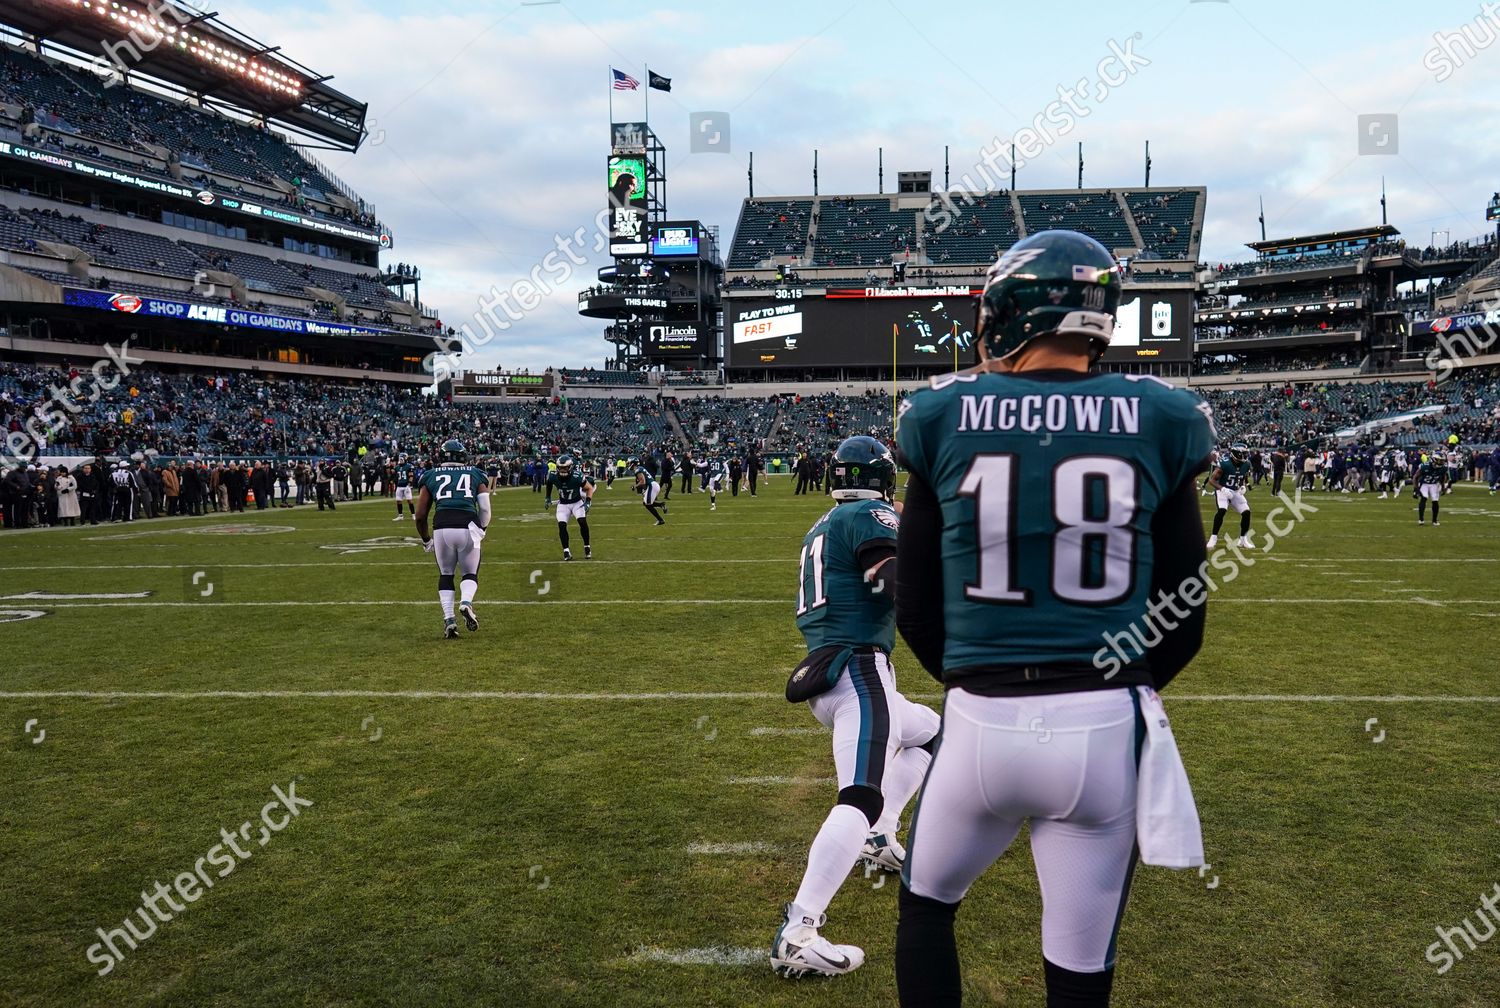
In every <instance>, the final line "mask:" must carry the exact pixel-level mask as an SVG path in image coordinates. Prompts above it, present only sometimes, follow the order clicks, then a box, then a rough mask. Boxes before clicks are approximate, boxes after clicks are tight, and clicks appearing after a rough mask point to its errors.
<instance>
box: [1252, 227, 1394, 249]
mask: <svg viewBox="0 0 1500 1008" xmlns="http://www.w3.org/2000/svg"><path fill="white" fill-rule="evenodd" d="M1400 233H1401V232H1400V231H1399V230H1397V228H1396V227H1395V226H1394V225H1391V224H1380V225H1378V226H1375V227H1365V228H1355V229H1354V230H1352V231H1329V232H1327V233H1325V234H1314V235H1304V236H1302V237H1300V238H1272V239H1270V240H1269V241H1257V242H1246V243H1245V244H1246V245H1248V246H1249V247H1250V248H1253V249H1254V250H1255V251H1257V252H1261V253H1266V252H1286V251H1290V250H1292V249H1300V248H1308V247H1314V248H1315V247H1317V246H1319V245H1337V244H1349V243H1352V242H1360V241H1372V242H1375V241H1384V240H1385V239H1387V238H1393V237H1395V236H1396V235H1398V234H1400Z"/></svg>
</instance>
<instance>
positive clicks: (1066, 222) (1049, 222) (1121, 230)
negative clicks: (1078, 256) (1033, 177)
mask: <svg viewBox="0 0 1500 1008" xmlns="http://www.w3.org/2000/svg"><path fill="white" fill-rule="evenodd" d="M1016 198H1017V200H1019V202H1020V204H1021V217H1022V220H1023V221H1024V222H1025V225H1026V233H1027V234H1031V233H1033V232H1036V231H1046V230H1048V229H1049V228H1068V229H1070V230H1073V231H1082V232H1083V233H1084V234H1086V235H1089V236H1091V237H1092V238H1095V239H1096V240H1098V241H1099V243H1100V244H1102V245H1103V246H1104V247H1105V248H1107V249H1111V250H1113V249H1117V248H1135V247H1136V245H1137V242H1136V240H1135V235H1134V234H1132V233H1131V230H1130V224H1129V222H1128V221H1127V219H1126V214H1125V211H1123V210H1122V209H1120V201H1119V200H1118V199H1116V198H1115V195H1114V193H1112V192H1109V191H1105V192H1103V193H1089V192H1081V193H1071V192H1061V193H1019V194H1017V197H1016Z"/></svg>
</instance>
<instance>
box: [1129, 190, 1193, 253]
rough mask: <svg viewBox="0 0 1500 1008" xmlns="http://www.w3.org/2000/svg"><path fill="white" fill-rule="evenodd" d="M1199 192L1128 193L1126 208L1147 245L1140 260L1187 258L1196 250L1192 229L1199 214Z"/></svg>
mask: <svg viewBox="0 0 1500 1008" xmlns="http://www.w3.org/2000/svg"><path fill="white" fill-rule="evenodd" d="M1198 192H1199V190H1196V189H1180V190H1178V191H1177V192H1175V193H1152V192H1127V193H1126V194H1125V205H1126V206H1128V207H1129V208H1130V215H1131V216H1132V217H1133V218H1135V226H1136V230H1138V231H1139V232H1140V233H1141V241H1142V242H1144V243H1145V245H1144V248H1143V249H1142V251H1141V254H1140V256H1139V257H1138V258H1143V259H1186V258H1187V257H1188V254H1189V251H1190V250H1191V249H1192V248H1194V247H1196V244H1197V243H1196V242H1194V241H1193V240H1192V238H1193V228H1194V224H1195V221H1196V220H1197V214H1198Z"/></svg>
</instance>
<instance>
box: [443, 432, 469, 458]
mask: <svg viewBox="0 0 1500 1008" xmlns="http://www.w3.org/2000/svg"><path fill="white" fill-rule="evenodd" d="M468 457H469V450H468V449H467V448H465V447H464V443H463V442H462V441H460V440H459V439H458V438H449V439H448V440H446V441H444V442H443V449H442V456H441V458H442V460H443V461H444V462H463V461H465V460H467V459H468Z"/></svg>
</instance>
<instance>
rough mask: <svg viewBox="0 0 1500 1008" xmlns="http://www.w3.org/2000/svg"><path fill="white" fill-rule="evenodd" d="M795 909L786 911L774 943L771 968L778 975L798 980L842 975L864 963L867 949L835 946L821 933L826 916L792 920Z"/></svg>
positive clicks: (772, 945) (789, 907)
mask: <svg viewBox="0 0 1500 1008" xmlns="http://www.w3.org/2000/svg"><path fill="white" fill-rule="evenodd" d="M792 912H793V906H792V904H790V903H788V904H787V905H786V909H785V910H784V911H783V913H784V915H785V917H786V920H785V922H784V923H783V924H782V925H781V928H780V929H779V930H778V931H777V932H776V937H775V938H774V939H772V940H771V969H773V970H774V971H775V972H776V973H777V974H778V975H780V976H784V977H787V978H789V979H795V978H797V977H804V976H839V975H840V974H842V973H852V972H854V971H855V970H857V969H859V967H860V966H861V965H863V964H864V961H865V953H864V950H863V949H861V948H858V947H857V946H854V945H835V944H834V943H833V942H831V941H829V940H828V939H827V938H824V937H823V936H822V935H820V934H818V928H819V927H821V926H822V925H823V922H824V921H826V920H827V919H828V918H827V915H826V914H825V915H822V916H819V917H817V918H816V919H814V918H812V917H798V918H797V920H796V921H795V922H793V920H792Z"/></svg>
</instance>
